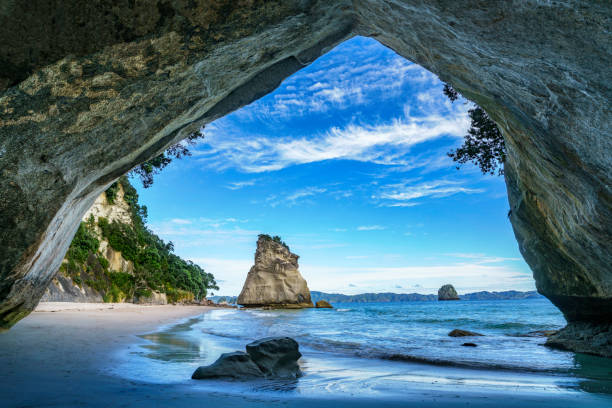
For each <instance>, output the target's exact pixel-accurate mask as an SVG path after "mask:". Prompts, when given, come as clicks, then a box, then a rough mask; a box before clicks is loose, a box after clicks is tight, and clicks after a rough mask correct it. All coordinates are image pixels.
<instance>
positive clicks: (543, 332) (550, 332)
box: [518, 330, 559, 337]
mask: <svg viewBox="0 0 612 408" xmlns="http://www.w3.org/2000/svg"><path fill="white" fill-rule="evenodd" d="M558 331H559V330H535V331H530V332H528V333H526V334H522V335H519V336H518V337H550V336H552V335H553V334H557V332H558Z"/></svg>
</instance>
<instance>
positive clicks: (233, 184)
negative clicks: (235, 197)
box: [226, 180, 255, 190]
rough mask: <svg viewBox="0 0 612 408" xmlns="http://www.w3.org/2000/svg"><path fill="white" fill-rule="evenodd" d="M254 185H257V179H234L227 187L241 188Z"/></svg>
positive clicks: (232, 188) (231, 188)
mask: <svg viewBox="0 0 612 408" xmlns="http://www.w3.org/2000/svg"><path fill="white" fill-rule="evenodd" d="M253 185H255V180H248V181H233V182H231V183H229V184H228V185H227V186H226V187H227V188H229V189H230V190H239V189H241V188H244V187H248V186H253Z"/></svg>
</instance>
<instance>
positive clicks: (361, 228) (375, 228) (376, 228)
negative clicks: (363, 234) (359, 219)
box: [357, 225, 386, 231]
mask: <svg viewBox="0 0 612 408" xmlns="http://www.w3.org/2000/svg"><path fill="white" fill-rule="evenodd" d="M384 229H386V228H385V227H383V226H382V225H360V226H359V227H357V231H382V230H384Z"/></svg>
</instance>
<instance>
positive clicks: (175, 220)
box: [170, 218, 192, 225]
mask: <svg viewBox="0 0 612 408" xmlns="http://www.w3.org/2000/svg"><path fill="white" fill-rule="evenodd" d="M170 222H171V223H173V224H179V225H189V224H191V223H192V222H191V220H187V219H184V218H173V219H171V220H170Z"/></svg>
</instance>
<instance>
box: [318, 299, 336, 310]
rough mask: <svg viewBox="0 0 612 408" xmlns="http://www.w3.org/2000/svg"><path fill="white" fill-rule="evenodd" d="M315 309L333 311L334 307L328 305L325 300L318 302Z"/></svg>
mask: <svg viewBox="0 0 612 408" xmlns="http://www.w3.org/2000/svg"><path fill="white" fill-rule="evenodd" d="M315 307H316V308H317V309H333V308H334V307H333V306H332V305H330V304H329V302H328V301H327V300H319V301H318V302H317V303H316V305H315Z"/></svg>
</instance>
